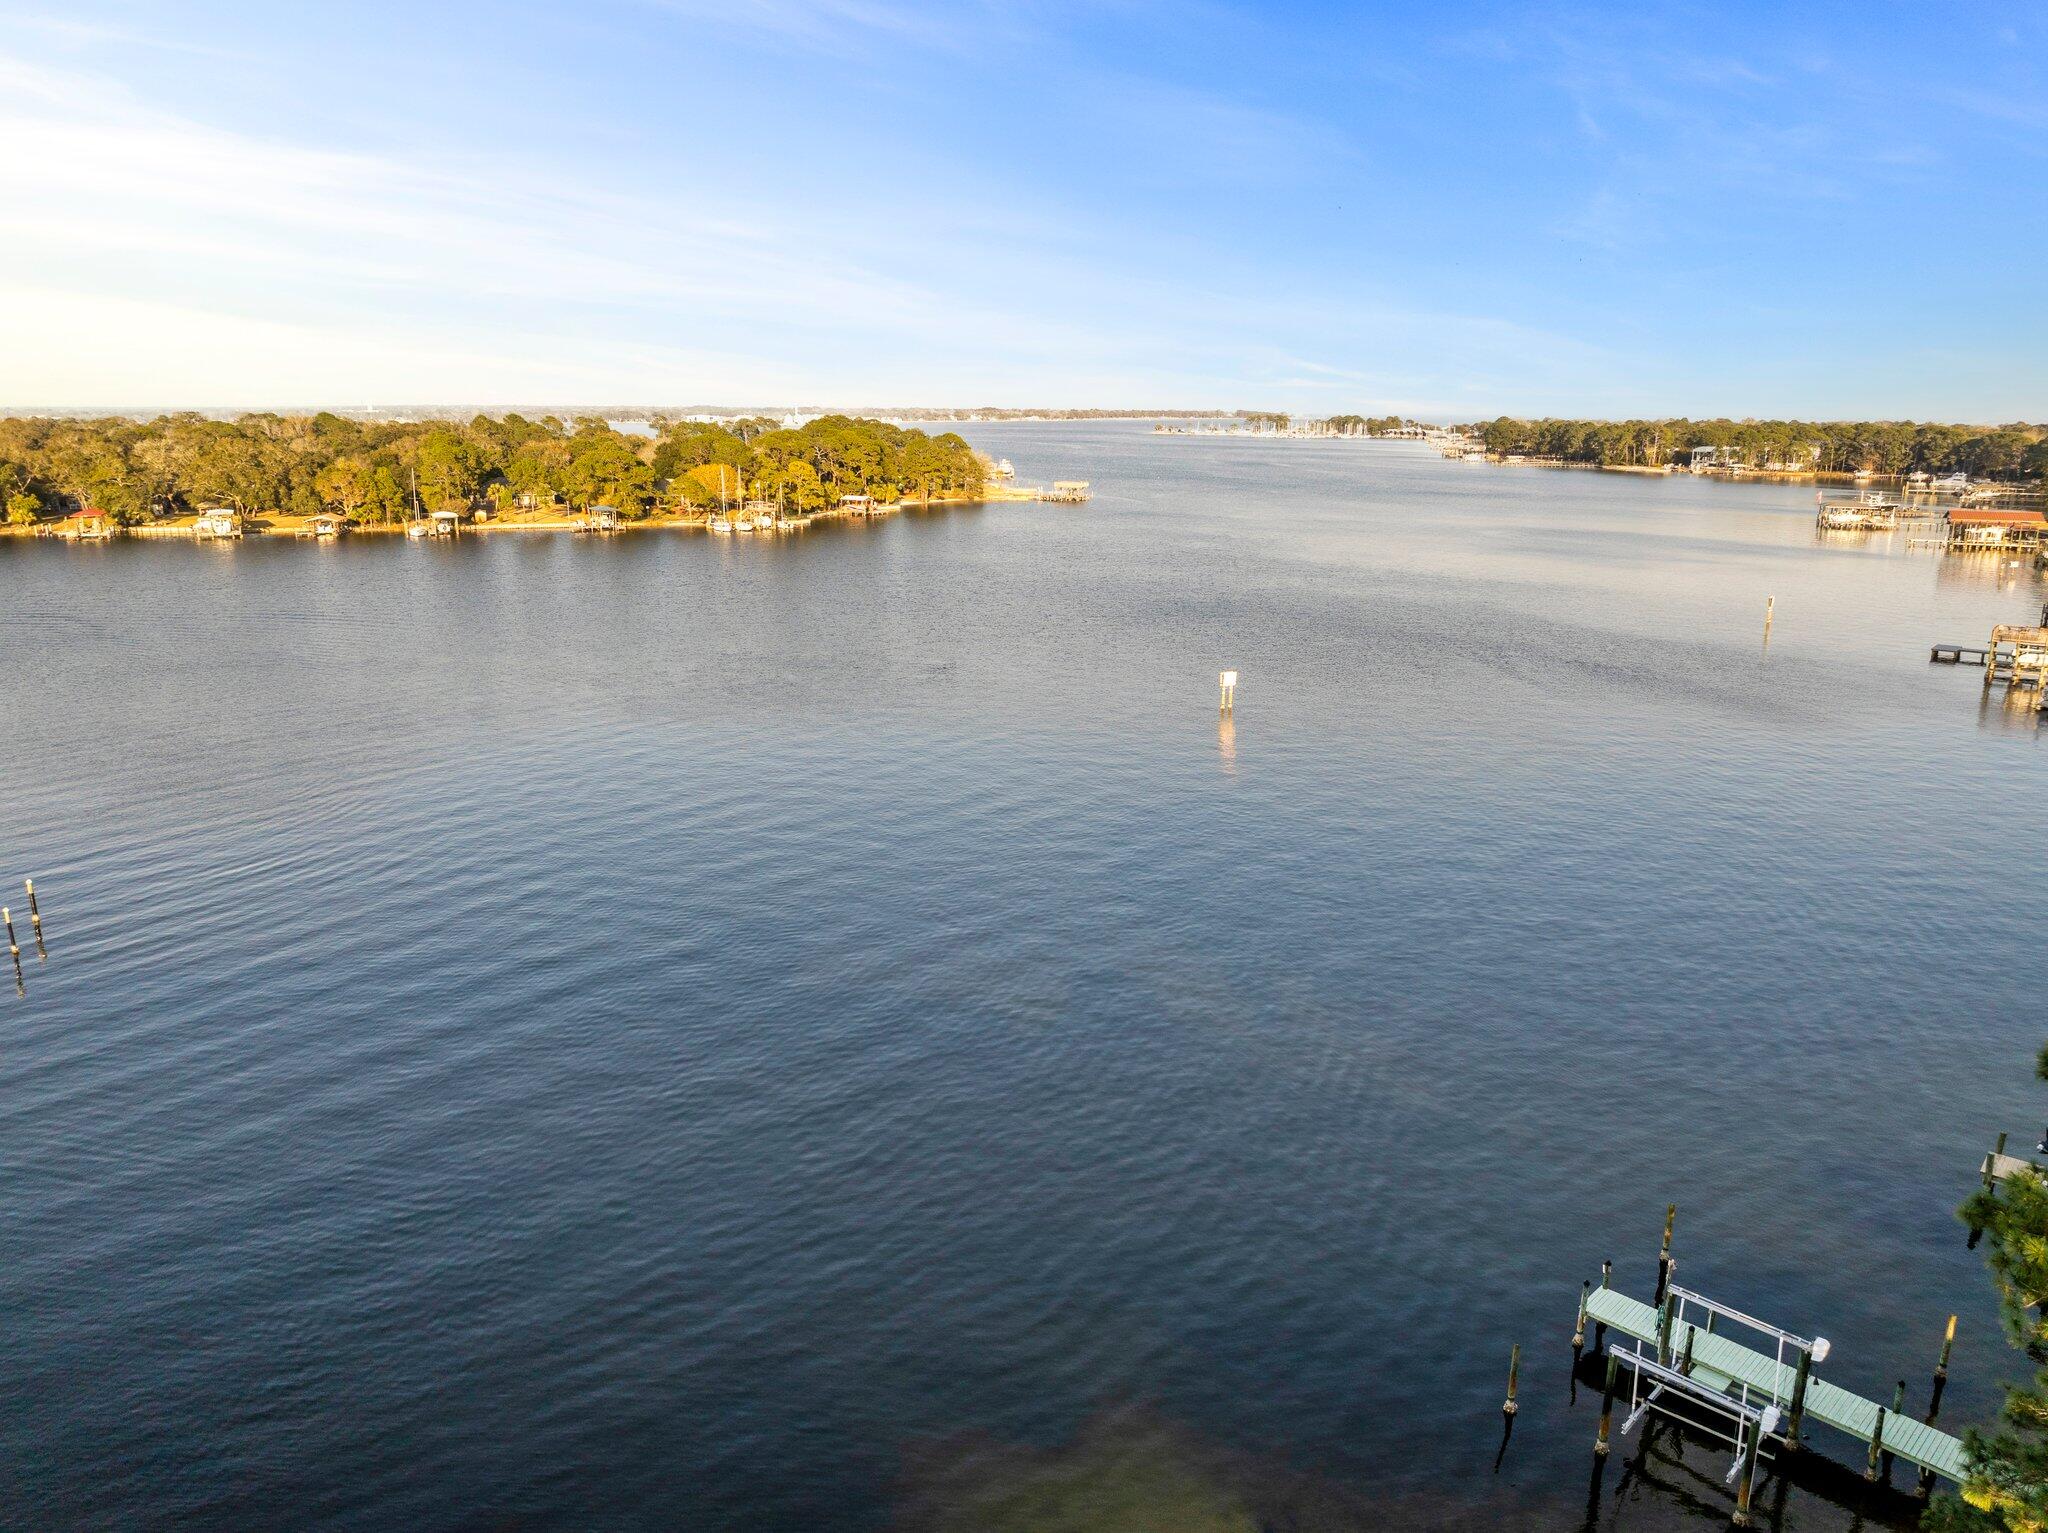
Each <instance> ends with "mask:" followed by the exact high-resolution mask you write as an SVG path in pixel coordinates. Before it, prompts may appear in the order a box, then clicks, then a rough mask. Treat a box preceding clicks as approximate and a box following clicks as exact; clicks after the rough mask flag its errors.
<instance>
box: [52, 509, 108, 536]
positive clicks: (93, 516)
mask: <svg viewBox="0 0 2048 1533" xmlns="http://www.w3.org/2000/svg"><path fill="white" fill-rule="evenodd" d="M120 530H121V529H120V524H119V523H117V522H116V521H115V520H114V519H113V518H112V517H111V516H109V515H107V513H106V512H104V511H102V510H101V509H100V508H99V507H98V506H81V507H80V508H79V509H78V510H76V511H74V512H72V513H71V514H70V515H69V516H67V517H65V518H64V520H63V521H61V522H59V523H58V524H57V536H58V537H60V538H74V539H76V540H78V541H79V542H82V543H93V542H98V541H100V540H101V539H103V538H111V537H112V536H114V534H115V533H117V532H119V531H120Z"/></svg>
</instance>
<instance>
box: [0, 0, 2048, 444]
mask: <svg viewBox="0 0 2048 1533" xmlns="http://www.w3.org/2000/svg"><path fill="white" fill-rule="evenodd" d="M2044 66H2048V8H2044V7H2039V6H2036V5H2017V4H2015V5H1959V6H1954V7H1941V6H1929V5H1926V4H1924V3H1915V4H1893V3H1887V0H1865V3H1862V4H1857V5H1829V6H1761V5H1742V4H1719V5H1701V6H1665V5H1656V4H1635V5H1625V6H1624V5H1616V6H1581V7H1572V8H1560V7H1552V6H1444V7H1435V8H1427V7H1420V6H1399V7H1396V6H1382V5H1347V6H1322V5H1295V6H1285V7H1279V6H1257V5H1211V4H1203V3H1200V0H1193V3H1179V4H1175V5H1171V6H1167V5H1155V4H1149V3H1111V4H1096V5H1062V4H1056V3H1031V4H993V3H990V4H963V5H927V4H916V3H910V0H581V3H576V4H565V3H549V4H524V3H518V0H511V3H497V4H491V5H471V4H460V3H457V4H435V3H432V0H425V3H422V0H414V3H412V4H406V5H390V4H383V3H377V0H369V3H352V4H348V5H342V4H338V3H333V4H313V3H300V4H293V5H278V4H275V3H266V4H260V5H259V4H254V3H227V0H180V3H178V4H175V5H172V4H104V3H96V0H82V3H81V0H73V3H71V4H67V5H66V6H64V7H63V8H61V9H59V8H57V7H54V6H52V7H49V8H39V7H37V6H36V5H33V4H30V5H27V6H21V5H18V4H16V3H15V0H0V354H4V356H5V359H6V360H5V364H4V374H0V377H4V381H0V403H4V404H6V405H9V406H25V405H45V406H59V405H87V404H120V403H134V404H163V405H216V406H262V405H284V404H307V403H336V404H376V403H383V404H394V403H401V402H403V403H476V404H484V405H491V404H506V403H518V402H538V401H561V402H567V401H589V402H627V401H634V402H663V403H670V404H684V403H695V402H703V403H732V404H749V403H782V402H790V403H795V402H810V403H834V404H843V405H882V404H947V405H975V404H1003V405H1034V404H1036V405H1100V406H1121V405H1151V406H1169V405H1183V406H1220V407H1234V406H1245V407H1276V408H1283V409H1292V410H1295V411H1297V412H1309V413H1315V414H1327V413H1331V412H1335V411H1343V410H1357V411H1366V412H1375V413H1376V412H1380V411H1384V410H1399V411H1403V412H1410V413H1418V414H1424V415H1428V416H1431V417H1433V418H1458V419H1465V418H1472V417H1476V416H1481V415H1490V414H1494V413H1498V412H1502V411H1508V412H1517V413H1553V414H1643V413H1658V414H1663V413H1686V414H1695V415H1698V414H1708V413H1724V412H1725V413H1730V414H1735V415H1751V414H1754V415H1772V414H1799V415H1828V416H1862V415H1871V416H1917V417H1922V418H1928V417H1938V418H1947V419H1959V420H2010V419H2017V418H2028V419H2041V418H2043V417H2048V285H2044V283H2043V280H2042V278H2043V275H2044V272H2048V197H2044V195H2043V192H2042V177H2043V172H2044V170H2048V79H2044Z"/></svg>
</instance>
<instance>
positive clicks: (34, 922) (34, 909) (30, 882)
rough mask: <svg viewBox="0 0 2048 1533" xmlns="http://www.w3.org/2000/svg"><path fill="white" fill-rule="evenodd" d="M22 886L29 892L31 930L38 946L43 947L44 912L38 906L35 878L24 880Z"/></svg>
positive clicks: (29, 922)
mask: <svg viewBox="0 0 2048 1533" xmlns="http://www.w3.org/2000/svg"><path fill="white" fill-rule="evenodd" d="M21 886H22V887H23V888H24V889H26V890H28V924H29V930H31V931H32V932H34V933H35V936H36V946H37V947H41V946H42V945H43V912H42V910H41V909H40V908H39V907H38V906H37V904H36V881H35V880H34V879H33V878H24V879H23V880H22V881H21Z"/></svg>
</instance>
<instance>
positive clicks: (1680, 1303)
mask: <svg viewBox="0 0 2048 1533" xmlns="http://www.w3.org/2000/svg"><path fill="white" fill-rule="evenodd" d="M1671 1265H1672V1264H1669V1263H1668V1262H1667V1263H1666V1264H1664V1272H1665V1274H1666V1277H1667V1279H1668V1275H1669V1271H1670V1267H1671ZM1579 1304H1580V1315H1581V1320H1580V1324H1581V1328H1582V1330H1583V1326H1584V1322H1585V1320H1587V1319H1590V1320H1592V1321H1593V1322H1594V1324H1595V1325H1596V1326H1598V1327H1599V1328H1600V1331H1596V1333H1595V1335H1596V1340H1595V1347H1596V1349H1597V1348H1598V1346H1599V1341H1598V1339H1597V1338H1598V1336H1599V1335H1600V1334H1601V1332H1604V1331H1611V1332H1613V1333H1615V1336H1614V1339H1613V1340H1611V1341H1610V1342H1609V1343H1608V1345H1607V1348H1606V1351H1607V1367H1606V1388H1605V1392H1604V1395H1603V1398H1602V1402H1601V1410H1600V1437H1599V1440H1598V1442H1597V1443H1596V1444H1595V1445H1594V1452H1595V1453H1598V1454H1600V1455H1602V1456H1603V1457H1604V1456H1605V1454H1606V1452H1607V1448H1608V1438H1609V1434H1610V1424H1611V1422H1612V1419H1613V1410H1614V1402H1615V1399H1616V1397H1617V1394H1618V1392H1619V1385H1620V1372H1621V1370H1622V1369H1623V1368H1626V1369H1627V1370H1628V1372H1629V1378H1628V1386H1627V1388H1628V1393H1627V1401H1628V1415H1627V1417H1626V1419H1624V1421H1623V1422H1622V1426H1621V1435H1622V1436H1624V1437H1626V1436H1627V1435H1628V1434H1629V1433H1631V1432H1633V1431H1634V1430H1635V1429H1636V1428H1637V1427H1638V1426H1640V1425H1641V1424H1642V1423H1643V1421H1644V1419H1645V1418H1646V1417H1647V1416H1648V1415H1649V1413H1650V1412H1652V1411H1657V1412H1659V1413H1660V1414H1663V1415H1666V1416H1669V1417H1670V1418H1672V1419H1673V1420H1676V1421H1680V1422H1682V1423H1684V1424H1685V1425H1687V1426H1689V1427H1691V1428H1693V1429H1694V1430H1695V1431H1699V1432H1703V1433H1705V1434H1706V1435H1707V1436H1709V1437H1711V1438H1713V1439H1714V1440H1715V1441H1718V1442H1721V1443H1725V1444H1727V1445H1728V1446H1730V1447H1731V1448H1733V1450H1734V1453H1735V1458H1734V1461H1733V1463H1731V1464H1730V1466H1729V1469H1728V1473H1727V1477H1726V1482H1727V1483H1729V1484H1733V1485H1735V1486H1736V1487H1737V1489H1736V1499H1735V1523H1736V1525H1737V1526H1739V1527H1740V1526H1747V1525H1748V1523H1749V1520H1750V1515H1749V1508H1750V1501H1751V1497H1752V1494H1753V1492H1754V1490H1755V1486H1756V1481H1757V1478H1758V1471H1759V1468H1760V1466H1765V1465H1769V1464H1771V1463H1772V1462H1773V1461H1774V1460H1775V1458H1776V1457H1777V1455H1778V1454H1779V1453H1796V1452H1798V1451H1799V1450H1800V1446H1801V1443H1800V1436H1801V1433H1802V1432H1803V1431H1804V1430H1806V1427H1807V1425H1808V1423H1809V1421H1817V1422H1820V1423H1822V1424H1824V1425H1827V1426H1830V1427H1833V1428H1835V1429H1836V1430H1837V1431H1840V1432H1843V1433H1845V1434H1846V1435H1848V1436H1850V1437H1852V1438H1855V1439H1856V1440H1857V1441H1859V1442H1861V1443H1864V1444H1866V1445H1867V1446H1868V1467H1867V1468H1866V1470H1865V1472H1864V1478H1866V1479H1871V1480H1875V1479H1876V1478H1878V1474H1879V1465H1880V1463H1881V1461H1882V1460H1883V1459H1884V1458H1886V1457H1887V1456H1889V1457H1891V1458H1897V1459H1903V1460H1905V1461H1906V1462H1908V1463H1910V1464H1913V1465H1915V1466H1916V1467H1917V1468H1919V1469H1920V1471H1921V1488H1922V1489H1923V1491H1924V1490H1925V1489H1927V1488H1928V1487H1930V1486H1931V1485H1932V1482H1933V1479H1934V1477H1935V1476H1936V1475H1939V1476H1941V1477H1943V1478H1945V1479H1948V1480H1951V1481H1954V1482H1956V1483H1957V1484H1960V1483H1962V1480H1963V1475H1964V1468H1963V1451H1962V1443H1961V1442H1960V1441H1958V1440H1957V1439H1956V1438H1954V1437H1952V1436H1950V1435H1949V1434H1948V1433H1946V1432H1940V1431H1936V1430H1935V1429H1934V1427H1933V1426H1931V1425H1929V1424H1927V1423H1925V1422H1919V1421H1914V1420H1912V1419H1911V1418H1910V1417H1907V1416H1904V1415H1902V1414H1900V1412H1899V1404H1900V1401H1899V1398H1898V1397H1896V1396H1895V1397H1894V1399H1893V1403H1892V1405H1891V1406H1890V1407H1886V1406H1883V1405H1879V1404H1878V1403H1877V1402H1875V1401H1873V1400H1866V1399H1864V1398H1862V1397H1861V1396H1859V1395H1853V1394H1851V1393H1850V1392H1849V1391H1848V1390H1846V1389H1840V1388H1837V1387H1836V1386H1835V1385H1833V1384H1829V1383H1826V1382H1824V1381H1822V1380H1821V1379H1819V1378H1816V1377H1815V1376H1814V1371H1813V1370H1814V1366H1815V1365H1816V1364H1818V1363H1823V1362H1825V1361H1826V1360H1827V1357H1828V1353H1829V1351H1830V1350H1831V1349H1830V1346H1829V1343H1828V1341H1827V1338H1825V1337H1812V1338H1808V1337H1805V1336H1799V1335H1795V1334H1794V1333H1793V1332H1791V1331H1787V1330H1783V1329H1781V1328H1779V1327H1778V1326H1774V1325H1771V1324H1770V1323H1769V1322H1767V1321H1763V1320H1759V1319H1757V1318H1756V1317H1755V1316H1753V1315H1747V1314H1744V1313H1743V1312H1742V1311H1741V1310H1738V1309H1733V1308H1731V1307H1729V1306H1728V1305H1725V1304H1720V1303H1717V1302H1716V1301H1714V1300H1712V1299H1709V1298H1707V1297H1706V1296H1705V1295H1704V1294H1700V1293H1696V1292H1694V1291H1693V1290H1691V1289H1688V1288H1681V1287H1679V1286H1678V1285H1677V1284H1676V1283H1672V1282H1668V1281H1667V1282H1666V1284H1665V1285H1664V1293H1663V1295H1662V1297H1661V1299H1660V1300H1659V1302H1658V1303H1657V1304H1656V1305H1654V1306H1652V1305H1649V1304H1645V1303H1643V1302H1642V1301H1641V1300H1639V1299H1631V1298H1629V1297H1628V1296H1627V1295H1626V1294H1623V1293H1620V1292H1617V1291H1616V1290H1615V1289H1613V1288H1610V1287H1607V1286H1604V1280H1603V1286H1602V1287H1600V1288H1597V1289H1595V1288H1592V1287H1591V1285H1588V1287H1587V1288H1586V1289H1585V1290H1584V1291H1582V1292H1581V1295H1580V1299H1579ZM1725 1330H1740V1331H1745V1332H1748V1333H1750V1335H1751V1336H1753V1337H1755V1338H1757V1339H1758V1344H1757V1345H1755V1346H1748V1345H1744V1344H1743V1343H1742V1342H1739V1341H1736V1340H1733V1339H1731V1337H1730V1336H1729V1335H1727V1334H1725V1333H1724V1331H1725ZM1949 1334H1950V1336H1951V1338H1953V1336H1954V1321H1953V1320H1951V1321H1950V1333H1949ZM1942 1360H1943V1368H1944V1371H1945V1369H1946V1363H1947V1348H1946V1347H1944V1348H1943V1353H1942ZM1940 1376H1941V1375H1940V1374H1937V1378H1939V1377H1940ZM1902 1388H1903V1386H1902ZM1936 1399H1937V1401H1938V1399H1939V1395H1938V1394H1937V1396H1936ZM1928 1414H1929V1416H1930V1418H1931V1417H1932V1415H1933V1412H1932V1411H1931V1410H1930V1411H1929V1413H1928Z"/></svg>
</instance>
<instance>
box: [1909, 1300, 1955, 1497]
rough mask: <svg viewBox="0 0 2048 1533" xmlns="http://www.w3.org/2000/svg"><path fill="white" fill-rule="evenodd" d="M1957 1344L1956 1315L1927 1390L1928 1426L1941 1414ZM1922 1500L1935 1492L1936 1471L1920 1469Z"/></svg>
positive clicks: (1949, 1323)
mask: <svg viewBox="0 0 2048 1533" xmlns="http://www.w3.org/2000/svg"><path fill="white" fill-rule="evenodd" d="M1955 1344H1956V1317H1955V1316H1954V1315H1950V1316H1949V1317H1948V1330H1947V1332H1946V1333H1945V1334H1944V1335H1943V1336H1942V1338H1941V1361H1940V1362H1938V1363H1936V1364H1935V1365H1934V1387H1933V1388H1932V1389H1931V1390H1929V1391H1928V1392H1927V1414H1926V1415H1925V1416H1923V1417H1922V1418H1921V1420H1922V1421H1924V1422H1925V1423H1926V1424H1927V1425H1928V1426H1933V1425H1934V1418H1935V1417H1936V1416H1939V1415H1940V1414H1941V1392H1942V1391H1943V1390H1944V1389H1946V1388H1948V1353H1949V1348H1951V1347H1953V1346H1954V1345H1955ZM1913 1493H1914V1494H1915V1495H1917V1496H1918V1497H1919V1498H1920V1499H1921V1500H1922V1501H1925V1500H1926V1499H1927V1498H1928V1497H1929V1496H1931V1495H1933V1494H1934V1471H1933V1470H1932V1469H1923V1470H1921V1471H1920V1483H1919V1485H1918V1486H1916V1487H1915V1489H1914V1492H1913Z"/></svg>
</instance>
